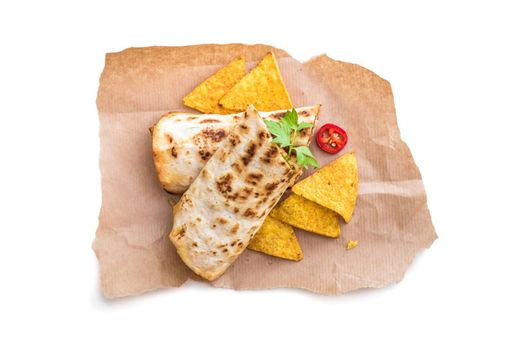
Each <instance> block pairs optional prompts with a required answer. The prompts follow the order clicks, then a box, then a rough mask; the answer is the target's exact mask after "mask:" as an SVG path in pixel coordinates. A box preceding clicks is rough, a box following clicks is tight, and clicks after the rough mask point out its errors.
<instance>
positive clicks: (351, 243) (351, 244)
mask: <svg viewBox="0 0 509 350" xmlns="http://www.w3.org/2000/svg"><path fill="white" fill-rule="evenodd" d="M358 244H359V242H358V241H352V240H351V239H350V240H349V241H348V243H347V244H346V250H350V249H353V248H355V247H357V245H358Z"/></svg>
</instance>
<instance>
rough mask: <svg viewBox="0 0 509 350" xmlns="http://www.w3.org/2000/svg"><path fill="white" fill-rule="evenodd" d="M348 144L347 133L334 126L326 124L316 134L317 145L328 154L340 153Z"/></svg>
mask: <svg viewBox="0 0 509 350" xmlns="http://www.w3.org/2000/svg"><path fill="white" fill-rule="evenodd" d="M347 142H348V135H347V134H346V131H345V130H343V129H341V128H340V127H339V126H337V125H334V124H325V125H324V126H322V127H321V128H320V130H318V133H317V134H316V143H317V144H318V146H319V147H320V148H321V149H323V150H324V151H325V152H327V153H332V154H335V153H338V152H339V151H341V150H342V149H343V147H345V145H346V143H347Z"/></svg>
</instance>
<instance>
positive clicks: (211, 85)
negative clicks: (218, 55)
mask: <svg viewBox="0 0 509 350" xmlns="http://www.w3.org/2000/svg"><path fill="white" fill-rule="evenodd" d="M244 73H245V59H244V57H243V56H239V57H237V58H236V59H234V60H233V61H231V62H230V63H228V64H227V65H226V66H224V67H223V68H221V69H220V70H218V71H217V72H216V73H214V74H213V75H211V76H210V77H208V78H207V79H206V80H205V81H204V82H202V83H201V84H200V85H198V86H197V87H196V88H195V89H194V90H193V91H191V92H190V93H189V94H188V95H187V96H186V97H184V105H186V106H188V107H191V108H194V109H197V110H199V111H201V112H203V113H214V114H230V113H235V111H232V110H229V109H227V108H224V107H222V106H220V105H219V99H220V98H221V97H223V95H224V94H225V93H226V92H228V91H229V90H230V89H231V88H232V87H233V86H234V85H235V84H236V83H238V82H239V81H240V80H241V79H242V77H243V76H244Z"/></svg>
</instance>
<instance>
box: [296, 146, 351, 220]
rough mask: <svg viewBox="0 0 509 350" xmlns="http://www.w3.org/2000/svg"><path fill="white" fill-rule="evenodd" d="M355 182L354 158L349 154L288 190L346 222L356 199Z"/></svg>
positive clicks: (349, 217)
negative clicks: (328, 210) (327, 209)
mask: <svg viewBox="0 0 509 350" xmlns="http://www.w3.org/2000/svg"><path fill="white" fill-rule="evenodd" d="M358 183H359V179H358V175H357V159H356V158H355V154H354V153H353V152H350V153H347V154H345V155H343V156H342V157H340V158H338V159H336V160H335V161H333V162H331V163H329V164H328V165H326V166H325V167H323V168H321V169H319V170H318V171H316V172H315V173H314V174H313V175H311V176H309V177H307V178H305V179H304V180H302V181H300V182H298V183H297V184H296V185H294V186H293V187H292V191H293V192H294V193H296V194H298V195H300V196H302V197H304V198H307V199H309V200H311V201H313V202H315V203H318V204H320V205H322V206H324V207H326V208H329V209H331V210H334V211H335V212H336V213H338V214H339V215H341V216H342V217H343V219H344V220H345V221H346V222H349V221H350V219H351V218H352V215H353V208H354V207H355V201H356V199H357V187H358Z"/></svg>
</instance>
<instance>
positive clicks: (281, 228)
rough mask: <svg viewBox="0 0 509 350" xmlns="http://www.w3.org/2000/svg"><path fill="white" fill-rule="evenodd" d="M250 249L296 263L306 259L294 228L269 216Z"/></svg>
mask: <svg viewBox="0 0 509 350" xmlns="http://www.w3.org/2000/svg"><path fill="white" fill-rule="evenodd" d="M248 248H249V249H251V250H256V251H257V252H262V253H265V254H268V255H272V256H276V257H278V258H283V259H288V260H294V261H299V260H302V258H303V257H304V255H303V254H302V249H301V248H300V245H299V242H298V241H297V237H295V232H294V231H293V228H292V227H291V226H290V225H287V224H285V223H283V222H281V221H279V220H276V219H274V218H271V217H270V216H267V218H266V219H265V222H264V223H263V225H262V227H261V228H260V230H259V231H258V233H256V235H255V236H254V237H253V239H252V240H251V242H250V243H249V245H248Z"/></svg>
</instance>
